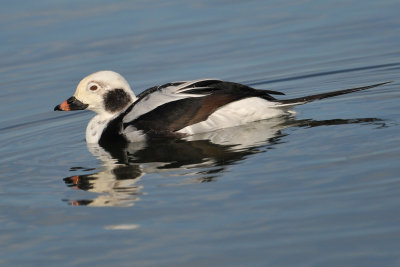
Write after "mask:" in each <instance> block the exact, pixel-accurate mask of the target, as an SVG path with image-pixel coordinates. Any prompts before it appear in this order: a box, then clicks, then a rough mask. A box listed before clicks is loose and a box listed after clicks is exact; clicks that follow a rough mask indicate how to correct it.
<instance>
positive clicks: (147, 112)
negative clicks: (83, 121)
mask: <svg viewBox="0 0 400 267" xmlns="http://www.w3.org/2000/svg"><path fill="white" fill-rule="evenodd" d="M383 84H386V83H379V84H374V85H369V86H364V87H357V88H352V89H346V90H340V91H335V92H329V93H322V94H316V95H311V96H305V97H299V98H292V99H284V100H278V99H276V98H275V97H272V96H271V95H284V94H283V93H281V92H276V91H271V90H259V89H254V88H251V87H249V86H246V85H242V84H238V83H233V82H227V81H221V80H216V79H201V80H194V81H180V82H171V83H167V84H164V85H160V86H154V87H151V88H149V89H147V90H145V91H144V92H142V93H141V94H139V95H138V96H137V97H136V96H135V95H134V93H133V92H132V90H131V87H130V86H129V84H128V82H127V81H126V80H125V79H124V78H123V77H122V76H121V75H120V74H118V73H116V72H113V71H99V72H96V73H93V74H91V75H89V76H87V77H85V78H84V79H83V80H82V81H80V83H79V84H78V87H77V88H76V92H75V94H74V96H72V97H70V98H69V99H67V100H66V101H64V102H62V103H61V104H60V105H57V106H56V107H55V108H54V110H63V111H70V110H83V109H89V110H92V111H95V112H96V113H97V115H96V116H95V117H94V118H93V119H92V120H91V121H90V122H89V124H88V126H87V128H86V141H87V142H88V143H100V144H104V143H110V142H121V141H123V142H135V141H143V140H145V139H147V138H148V137H158V136H176V137H184V136H188V135H192V134H196V133H203V132H209V131H214V130H217V129H221V128H226V127H232V126H237V125H241V124H245V123H248V122H252V121H258V120H264V119H268V118H272V117H276V116H280V115H283V114H285V113H287V112H288V107H291V106H294V105H298V104H303V103H306V102H311V101H314V100H317V99H322V98H327V97H332V96H337V95H342V94H347V93H352V92H356V91H361V90H365V89H369V88H373V87H376V86H380V85H383Z"/></svg>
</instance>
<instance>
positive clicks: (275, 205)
mask: <svg viewBox="0 0 400 267" xmlns="http://www.w3.org/2000/svg"><path fill="white" fill-rule="evenodd" d="M22 7H23V8H22ZM399 8H400V4H399V3H398V1H394V0H386V1H324V2H317V1H300V2H299V1H287V2H286V3H282V2H281V1H261V2H260V1H246V2H240V1H233V2H232V1H231V2H228V1H217V2H215V1H200V2H199V1H197V2H196V3H186V2H179V1H169V2H164V1H151V2H149V1H113V2H112V3H111V2H108V1H97V2H96V4H95V5H94V3H93V2H90V1H68V2H65V1H47V0H41V1H35V2H32V1H24V3H21V2H18V3H17V2H12V1H6V2H4V3H3V4H2V9H1V10H0V22H1V23H0V29H1V32H2V37H1V40H2V44H3V45H2V46H1V47H0V56H1V62H0V77H1V80H0V84H1V90H0V101H1V103H0V114H1V115H2V116H1V117H0V122H1V124H0V125H1V126H0V143H1V146H0V155H1V157H0V196H1V202H0V214H1V215H0V231H1V235H0V248H1V249H0V251H1V252H0V263H1V264H3V265H11V266H21V265H22V266H30V265H34V266H36V265H44V264H46V265H70V266H83V265H85V266H86V265H88V264H91V265H97V266H109V265H111V264H113V265H120V266H132V265H134V266H146V265H147V266H148V265H156V266H188V265H191V266H204V265H213V266H219V265H229V266H231V265H236V266H266V265H273V266H276V265H282V266H286V265H287V266H293V265H295V266H321V265H324V266H338V265H346V266H397V265H398V264H400V257H399V255H398V250H399V247H400V227H399V223H400V217H399V215H398V211H399V208H398V207H399V205H400V198H399V195H400V177H399V175H398V174H399V171H400V167H399V165H398V163H399V159H400V136H399V130H400V126H399V123H400V119H399V114H400V113H399V110H400V104H399V103H400V89H399V82H398V80H399V75H398V73H399V70H400V49H399V46H398V44H399V43H400V35H399V32H398V29H399V27H400V19H399V17H398V10H399ZM101 69H112V70H115V71H118V72H120V73H121V74H123V75H124V76H125V77H126V79H127V80H128V81H130V82H131V83H132V85H133V88H134V91H135V93H137V94H138V93H140V92H141V91H142V90H144V89H146V88H148V87H150V86H153V85H155V84H161V83H166V82H169V81H175V80H189V79H198V78H220V79H224V80H230V81H235V82H240V83H245V84H247V85H251V86H253V87H256V88H260V89H263V88H265V89H271V90H278V91H282V92H284V93H286V95H287V96H285V97H287V98H289V97H300V96H303V95H308V94H316V93H322V92H328V91H331V90H339V89H346V88H351V87H357V86H364V85H369V84H374V83H379V82H385V81H393V83H390V84H388V85H385V86H382V87H378V88H374V89H371V90H367V91H363V92H358V93H354V94H351V95H345V96H340V97H336V98H332V99H326V100H322V101H318V102H313V103H310V104H307V105H302V106H298V107H297V108H296V109H295V110H296V114H295V115H292V116H287V117H282V118H276V119H273V120H268V121H262V122H255V123H251V124H249V125H244V126H241V127H235V128H232V129H226V130H221V131H217V132H213V133H207V134H204V135H199V136H194V137H191V138H188V139H186V140H174V139H166V140H154V141H152V142H147V143H135V144H130V145H129V146H128V147H108V148H103V147H98V146H95V145H86V142H85V140H84V131H85V127H86V124H87V122H88V121H89V119H90V118H91V117H92V116H93V114H91V113H90V112H87V111H83V112H75V113H61V112H53V111H52V110H53V107H54V106H55V105H56V104H59V103H60V102H61V101H63V100H64V99H66V98H67V97H69V96H71V95H72V94H73V92H74V90H75V86H76V85H77V83H78V82H79V80H80V79H81V78H82V77H83V76H85V75H87V74H89V73H91V72H94V71H97V70H101Z"/></svg>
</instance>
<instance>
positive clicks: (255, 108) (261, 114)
mask: <svg viewBox="0 0 400 267" xmlns="http://www.w3.org/2000/svg"><path fill="white" fill-rule="evenodd" d="M276 105H277V104H276V103H274V102H271V101H268V100H264V99H262V98H259V97H250V98H246V99H243V100H239V101H236V102H232V103H230V104H227V105H225V106H224V107H222V108H220V109H218V110H217V111H215V112H214V113H213V114H211V115H210V116H209V117H208V118H207V120H205V121H202V122H199V123H196V124H193V125H189V126H187V127H185V128H183V129H180V130H179V131H177V132H178V133H185V134H189V135H191V134H197V133H204V132H210V131H215V130H218V129H222V128H227V127H233V126H238V125H242V124H245V123H248V122H252V121H259V120H265V119H269V118H273V117H276V116H280V115H283V114H285V111H284V110H283V109H280V108H277V107H276Z"/></svg>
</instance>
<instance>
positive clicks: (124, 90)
mask: <svg viewBox="0 0 400 267" xmlns="http://www.w3.org/2000/svg"><path fill="white" fill-rule="evenodd" d="M135 100H136V96H135V95H134V93H133V92H132V90H131V87H130V86H129V84H128V82H127V81H126V80H125V79H124V77H122V76H121V75H120V74H119V73H116V72H114V71H108V70H107V71H99V72H95V73H92V74H90V75H89V76H86V77H85V78H83V79H82V80H81V81H80V82H79V84H78V86H77V88H76V91H75V94H74V96H73V97H71V98H69V99H68V100H66V101H64V102H63V103H62V104H60V105H58V106H56V107H55V108H54V109H55V110H65V111H69V110H81V109H89V110H92V111H94V112H97V113H98V114H99V115H100V116H113V115H115V114H118V113H120V112H121V111H123V110H125V109H126V107H128V106H129V105H130V104H131V103H133V102H134V101H135Z"/></svg>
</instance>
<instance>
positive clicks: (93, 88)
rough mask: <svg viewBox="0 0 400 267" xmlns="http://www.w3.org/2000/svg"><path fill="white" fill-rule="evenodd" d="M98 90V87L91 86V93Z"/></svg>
mask: <svg viewBox="0 0 400 267" xmlns="http://www.w3.org/2000/svg"><path fill="white" fill-rule="evenodd" d="M97 88H98V87H97V85H92V86H90V88H89V89H90V90H91V91H96V90H97Z"/></svg>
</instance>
